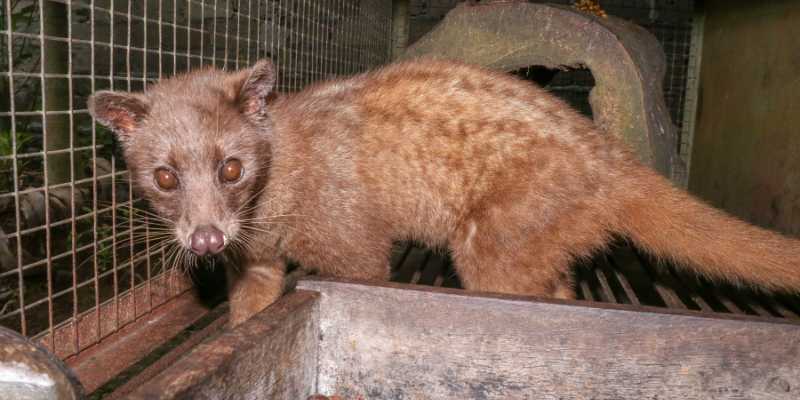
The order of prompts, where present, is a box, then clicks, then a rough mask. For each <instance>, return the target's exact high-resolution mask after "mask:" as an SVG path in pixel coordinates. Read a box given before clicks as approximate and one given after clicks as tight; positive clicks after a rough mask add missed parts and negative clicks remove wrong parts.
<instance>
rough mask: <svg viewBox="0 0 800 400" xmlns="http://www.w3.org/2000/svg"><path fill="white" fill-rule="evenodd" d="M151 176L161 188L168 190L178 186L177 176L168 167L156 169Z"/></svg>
mask: <svg viewBox="0 0 800 400" xmlns="http://www.w3.org/2000/svg"><path fill="white" fill-rule="evenodd" d="M153 178H154V179H155V181H156V185H158V187H159V188H160V189H161V190H166V191H170V190H175V188H177V187H178V176H177V175H175V172H173V171H172V170H170V169H167V168H164V167H162V168H158V169H156V171H155V172H154V173H153Z"/></svg>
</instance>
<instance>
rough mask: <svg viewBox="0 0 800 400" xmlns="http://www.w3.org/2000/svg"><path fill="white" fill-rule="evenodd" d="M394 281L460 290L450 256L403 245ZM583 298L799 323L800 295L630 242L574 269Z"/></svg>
mask: <svg viewBox="0 0 800 400" xmlns="http://www.w3.org/2000/svg"><path fill="white" fill-rule="evenodd" d="M391 262H392V271H393V272H392V280H393V281H395V282H403V283H413V284H421V285H431V286H443V287H452V288H458V287H460V284H459V281H458V277H457V276H456V274H455V271H454V269H453V264H452V262H451V260H450V258H449V257H448V255H447V253H446V252H443V251H434V250H429V249H427V248H424V247H421V246H418V245H416V244H413V243H400V244H397V245H396V246H395V248H394V251H393V254H392V260H391ZM575 283H576V284H575V291H576V296H577V298H578V299H582V300H589V301H596V302H604V303H621V304H633V305H647V306H656V307H668V308H675V309H689V310H698V311H704V312H721V313H734V314H750V315H760V316H766V317H777V318H793V319H800V297H798V296H789V295H782V294H777V295H768V294H765V293H761V292H758V291H755V290H750V289H745V288H738V287H734V286H732V285H726V284H716V283H715V284H712V283H711V282H709V281H708V280H706V279H704V278H701V277H698V276H696V275H694V274H692V273H690V272H685V271H679V270H677V269H676V268H674V267H672V266H669V265H665V264H663V263H659V262H656V261H653V260H652V259H651V258H650V257H648V256H646V255H643V254H641V253H640V252H638V251H637V250H636V249H634V248H632V247H631V246H630V245H628V244H626V243H615V244H614V245H613V246H611V248H610V249H609V250H608V251H607V252H605V253H604V254H599V255H597V256H595V257H594V258H593V259H592V260H590V261H587V262H583V263H581V264H579V265H577V266H576V268H575Z"/></svg>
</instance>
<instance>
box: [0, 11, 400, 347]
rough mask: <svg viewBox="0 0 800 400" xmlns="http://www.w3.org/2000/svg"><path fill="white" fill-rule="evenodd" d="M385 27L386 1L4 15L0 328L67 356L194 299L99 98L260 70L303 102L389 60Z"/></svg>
mask: <svg viewBox="0 0 800 400" xmlns="http://www.w3.org/2000/svg"><path fill="white" fill-rule="evenodd" d="M390 30H391V2H386V1H380V0H331V1H311V0H204V1H200V0H146V1H138V0H136V1H135V0H94V1H86V0H84V1H69V0H62V1H55V0H38V1H36V0H6V1H5V2H3V3H2V10H1V11H0V325H2V326H5V327H9V328H11V329H14V330H17V331H19V332H21V333H23V334H24V335H27V336H29V337H32V338H35V339H36V340H39V341H41V342H42V343H43V344H44V345H46V346H48V347H49V348H51V349H52V350H53V351H54V352H55V353H56V354H57V355H58V356H60V357H62V358H66V357H69V356H71V355H74V354H77V353H79V352H80V351H82V350H83V349H85V348H87V347H89V346H91V345H93V344H96V343H98V342H99V341H100V340H101V339H103V338H104V337H107V336H108V335H110V334H112V333H114V332H116V331H118V330H120V329H121V328H122V327H124V326H126V325H127V324H130V323H131V322H133V321H135V320H136V319H137V318H139V317H141V316H143V315H145V314H147V313H149V312H150V311H151V310H153V309H154V308H155V307H157V306H158V305H160V304H162V303H165V302H166V301H168V300H169V299H171V298H173V297H175V296H177V295H179V294H181V293H183V292H185V291H186V290H188V288H189V287H190V285H189V283H188V282H187V280H186V279H185V278H184V277H183V274H180V273H178V272H177V269H175V268H172V267H173V266H174V265H176V264H177V263H178V261H180V260H174V257H173V256H174V253H173V252H171V251H170V249H169V248H168V247H166V246H165V244H164V241H163V239H164V238H166V237H168V235H169V233H168V232H161V231H159V230H158V228H157V227H155V226H152V224H148V222H152V221H148V219H152V217H151V216H150V214H149V213H150V212H149V211H148V209H147V205H146V204H144V202H142V201H141V200H140V199H138V198H137V197H136V194H135V193H134V192H133V191H132V189H131V185H130V183H129V182H128V173H127V171H126V170H125V165H124V161H123V160H122V159H121V158H120V157H119V154H118V153H117V150H116V147H115V145H114V139H113V137H112V135H111V134H110V132H108V131H107V130H105V129H103V128H101V127H100V126H97V125H95V124H94V123H93V121H92V119H91V117H90V116H89V114H88V111H87V110H86V106H85V104H86V99H87V97H88V96H89V95H90V94H91V93H92V92H94V91H96V90H101V89H113V90H143V89H146V88H147V86H148V85H149V84H151V83H152V82H154V81H156V80H158V79H160V78H162V77H166V76H170V75H173V74H175V73H179V72H183V71H187V70H190V69H194V68H198V67H201V66H206V65H212V66H216V67H218V68H226V69H235V68H240V67H244V66H246V65H249V64H251V63H253V62H255V61H256V60H257V59H260V58H264V57H270V58H273V59H274V60H275V62H276V64H277V70H278V74H279V76H278V89H279V90H282V91H294V90H298V89H300V88H302V87H303V86H305V85H306V84H308V83H310V82H313V81H316V80H319V79H323V78H327V77H330V76H336V75H347V74H352V73H355V72H358V71H362V70H365V69H368V68H370V67H373V66H376V65H379V64H382V63H385V62H386V61H387V60H388V57H389V52H390V47H391V46H390V37H391V36H390V34H391V32H390Z"/></svg>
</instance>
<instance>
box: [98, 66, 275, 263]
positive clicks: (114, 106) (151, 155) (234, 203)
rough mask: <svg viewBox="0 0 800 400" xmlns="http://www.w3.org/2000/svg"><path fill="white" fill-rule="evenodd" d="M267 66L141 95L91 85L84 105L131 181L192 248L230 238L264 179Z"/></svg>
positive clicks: (187, 80)
mask: <svg viewBox="0 0 800 400" xmlns="http://www.w3.org/2000/svg"><path fill="white" fill-rule="evenodd" d="M274 83H275V73H274V69H273V66H272V63H271V62H270V61H268V60H262V61H260V62H258V63H256V64H255V65H254V66H253V67H251V68H248V69H244V70H240V71H236V72H224V71H220V70H216V69H205V70H198V71H195V72H191V73H188V74H185V75H180V76H176V77H173V78H170V79H167V80H163V81H161V82H159V83H157V84H155V85H153V86H151V87H148V88H147V90H146V91H145V92H143V93H128V92H111V91H99V92H97V93H95V94H94V95H92V97H91V98H90V99H89V104H88V106H89V111H90V113H91V114H92V116H93V117H94V118H95V119H96V120H97V121H98V122H100V123H101V124H103V125H105V126H106V127H108V128H109V129H111V130H112V131H113V132H114V133H115V134H116V136H117V138H118V139H119V141H120V142H121V143H122V146H123V148H124V154H125V159H126V161H127V165H128V168H129V171H130V173H131V179H132V180H133V182H134V184H135V186H136V187H137V189H138V190H139V191H140V192H141V193H142V195H143V196H144V197H145V198H147V199H148V200H149V201H150V204H151V205H152V207H153V209H154V210H155V211H156V212H157V213H158V214H159V215H160V217H161V218H158V219H159V220H160V221H161V222H162V223H163V224H162V225H164V226H165V227H167V228H168V229H170V230H173V229H174V233H175V236H176V240H177V241H178V242H179V243H180V244H181V245H182V246H183V247H184V248H185V249H187V250H191V251H192V252H193V253H194V254H196V255H200V256H202V255H206V254H217V253H219V252H221V251H222V250H223V249H225V247H226V246H228V245H229V244H231V243H233V242H235V241H236V239H237V236H238V235H239V234H240V231H241V228H242V226H241V225H242V222H241V221H242V219H243V218H244V214H245V213H247V212H248V209H249V208H251V207H250V206H249V203H252V201H253V198H254V197H256V196H257V195H258V194H259V193H258V192H259V188H260V187H261V185H263V179H265V177H266V174H267V171H266V168H267V165H268V164H269V160H268V158H269V150H270V149H269V137H270V135H271V132H272V126H271V123H270V120H269V117H268V113H267V97H268V95H269V94H270V93H271V91H272V88H273V86H274Z"/></svg>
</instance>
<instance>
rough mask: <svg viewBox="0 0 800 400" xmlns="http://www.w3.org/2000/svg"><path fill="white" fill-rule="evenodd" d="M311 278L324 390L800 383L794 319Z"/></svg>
mask: <svg viewBox="0 0 800 400" xmlns="http://www.w3.org/2000/svg"><path fill="white" fill-rule="evenodd" d="M299 287H300V288H303V289H307V290H315V291H319V292H321V294H322V296H321V297H320V316H321V318H322V320H321V321H320V327H321V332H320V333H321V336H320V337H321V338H322V339H321V343H320V346H319V348H320V354H319V378H318V385H319V386H318V390H319V392H320V393H325V394H334V393H335V394H338V395H341V396H344V397H345V398H357V397H358V396H363V397H364V398H370V399H382V398H386V399H388V398H435V399H465V398H481V399H509V398H515V399H522V398H530V399H545V398H547V399H580V398H587V399H588V398H595V399H646V398H647V399H651V398H653V399H654V398H658V399H711V398H714V399H724V398H732V399H733V398H735V399H747V398H770V399H796V398H797V396H798V393H800V392H798V390H800V368H797V365H800V324H797V323H792V322H790V321H787V320H785V319H777V318H761V317H753V316H737V315H728V314H709V313H700V312H696V311H678V312H676V311H671V310H664V309H657V308H653V307H633V306H627V305H614V304H605V303H589V302H582V301H555V300H549V301H548V300H534V299H531V298H529V297H522V296H503V295H477V294H474V293H469V292H467V291H458V290H449V289H443V288H429V287H418V286H411V285H399V284H383V285H360V284H356V283H352V282H335V281H332V280H326V279H315V280H304V281H301V282H300V283H299ZM709 315H713V316H709ZM787 388H788V390H789V391H786V390H785V389H787Z"/></svg>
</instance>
